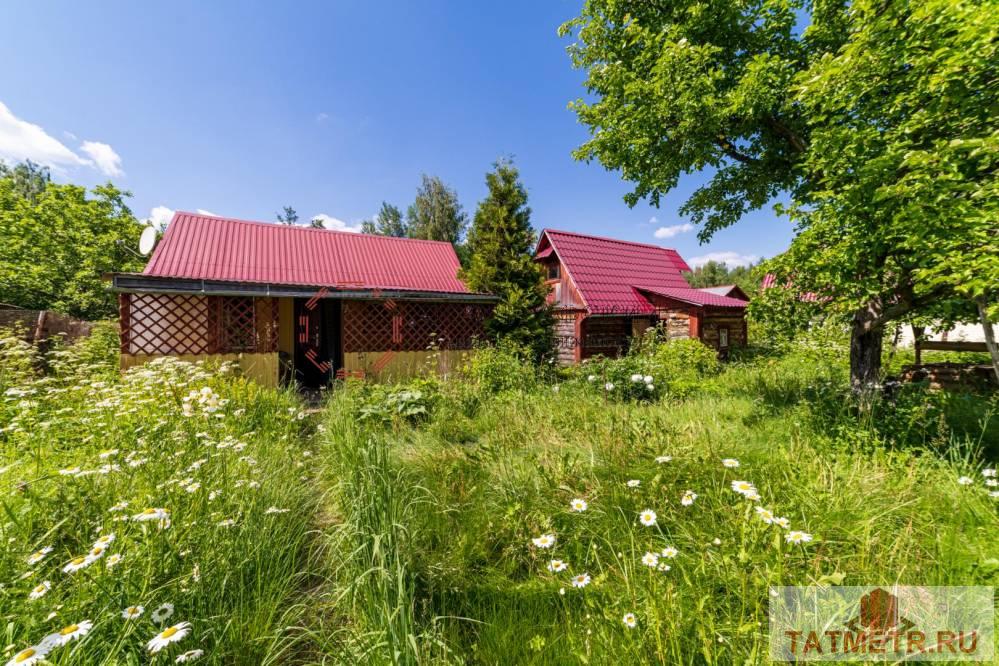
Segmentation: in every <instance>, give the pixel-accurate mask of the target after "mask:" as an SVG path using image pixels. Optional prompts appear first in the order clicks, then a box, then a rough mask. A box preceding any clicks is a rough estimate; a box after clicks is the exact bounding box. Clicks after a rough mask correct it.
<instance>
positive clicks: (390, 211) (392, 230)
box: [361, 201, 409, 238]
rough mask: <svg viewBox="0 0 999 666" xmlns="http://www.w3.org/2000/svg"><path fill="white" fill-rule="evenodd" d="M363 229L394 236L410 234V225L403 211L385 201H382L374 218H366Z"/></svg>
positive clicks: (362, 224)
mask: <svg viewBox="0 0 999 666" xmlns="http://www.w3.org/2000/svg"><path fill="white" fill-rule="evenodd" d="M361 231H362V232H363V233H366V234H377V235H379V236H394V237H395V238H406V237H407V236H409V227H408V226H407V225H406V221H405V220H404V219H403V217H402V211H401V210H399V209H398V208H396V207H395V206H393V205H392V204H390V203H388V202H385V201H383V202H382V207H381V209H380V210H379V211H378V214H377V215H376V216H375V219H374V220H365V221H364V222H362V223H361Z"/></svg>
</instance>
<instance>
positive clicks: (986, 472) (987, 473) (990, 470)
mask: <svg viewBox="0 0 999 666" xmlns="http://www.w3.org/2000/svg"><path fill="white" fill-rule="evenodd" d="M995 475H996V470H995V468H994V467H986V468H985V469H983V470H982V476H984V477H986V478H988V477H994V476H995Z"/></svg>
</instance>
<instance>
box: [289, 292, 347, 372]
mask: <svg viewBox="0 0 999 666" xmlns="http://www.w3.org/2000/svg"><path fill="white" fill-rule="evenodd" d="M341 367H343V353H342V348H341V345H340V301H335V300H330V299H312V300H306V299H304V298H297V299H295V380H296V381H297V382H298V384H299V386H301V387H302V388H306V389H317V388H320V387H322V386H326V385H328V384H329V383H330V381H332V379H333V377H334V376H335V373H336V371H337V370H338V369H339V368H341Z"/></svg>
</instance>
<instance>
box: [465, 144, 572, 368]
mask: <svg viewBox="0 0 999 666" xmlns="http://www.w3.org/2000/svg"><path fill="white" fill-rule="evenodd" d="M486 185H487V186H488V188H489V194H488V195H487V196H486V198H485V199H483V200H482V201H481V202H479V207H478V209H477V210H476V211H475V218H474V220H473V221H472V227H471V230H470V231H469V233H468V252H469V260H468V266H467V267H466V268H464V269H462V271H461V277H462V279H463V280H465V282H466V283H467V284H468V286H469V288H470V289H472V290H474V291H486V292H490V293H493V294H496V295H497V296H499V297H500V302H499V304H498V305H497V306H496V310H495V312H494V315H493V317H492V318H491V319H490V320H489V324H488V331H489V333H490V335H491V336H492V337H493V338H494V339H501V338H503V339H508V340H512V341H513V342H515V343H516V344H517V345H519V346H520V347H522V348H525V349H529V350H531V352H532V353H533V355H534V356H535V357H540V356H542V355H543V354H545V353H547V352H549V351H550V350H551V340H552V315H551V310H550V308H549V306H548V305H547V303H546V296H547V293H548V288H547V287H546V286H545V282H544V276H543V275H542V272H541V269H540V268H539V267H538V265H537V264H536V263H535V261H534V258H533V250H534V243H535V241H536V236H535V233H534V229H532V228H531V209H530V208H529V207H528V206H527V190H526V189H525V188H524V185H523V184H522V183H521V182H520V177H519V174H518V172H517V169H516V167H514V165H513V163H512V162H510V161H507V160H500V161H498V162H496V164H495V165H494V168H493V170H492V171H491V172H489V173H487V174H486Z"/></svg>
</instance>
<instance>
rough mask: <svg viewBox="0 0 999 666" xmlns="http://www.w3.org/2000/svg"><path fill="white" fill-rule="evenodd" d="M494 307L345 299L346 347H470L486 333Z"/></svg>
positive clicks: (361, 349)
mask: <svg viewBox="0 0 999 666" xmlns="http://www.w3.org/2000/svg"><path fill="white" fill-rule="evenodd" d="M491 313H492V306H489V305H482V304H463V303H423V302H418V301H396V300H392V299H386V300H384V301H382V300H379V301H345V302H344V304H343V345H344V347H343V350H344V352H346V353H352V352H372V351H388V350H390V349H392V350H396V351H421V350H424V349H427V348H429V347H431V346H436V347H438V348H440V349H469V348H471V346H472V341H473V339H475V338H482V337H483V335H484V333H485V321H486V319H487V318H488V317H489V315H490V314H491Z"/></svg>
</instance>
